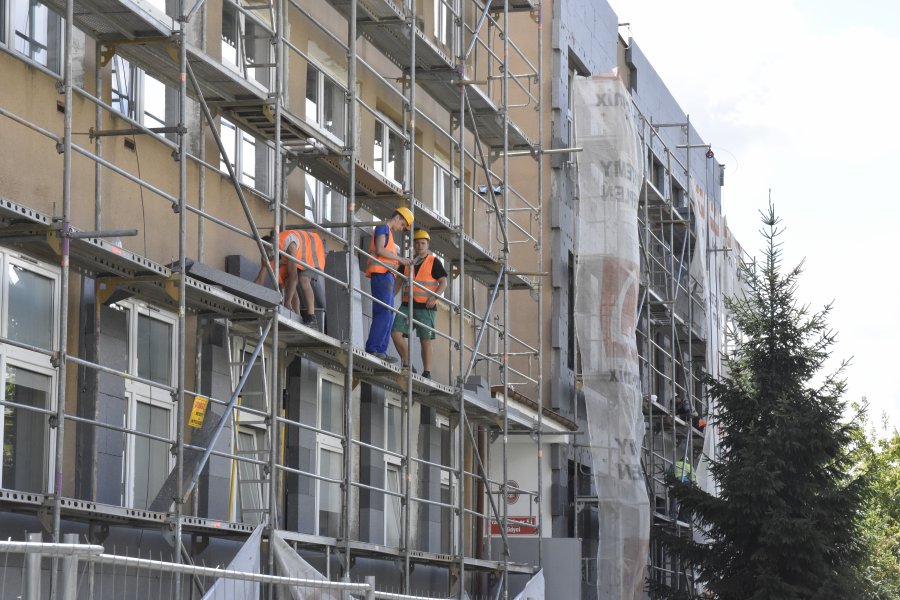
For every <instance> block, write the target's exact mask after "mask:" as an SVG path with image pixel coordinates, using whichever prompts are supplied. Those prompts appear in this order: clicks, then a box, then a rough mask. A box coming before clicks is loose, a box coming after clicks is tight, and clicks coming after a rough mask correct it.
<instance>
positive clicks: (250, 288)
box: [0, 0, 737, 598]
mask: <svg viewBox="0 0 900 600" xmlns="http://www.w3.org/2000/svg"><path fill="white" fill-rule="evenodd" d="M0 15H2V17H3V18H2V19H0V72H2V73H3V79H4V80H5V81H6V82H7V84H6V85H3V86H2V87H0V139H3V140H5V141H7V143H6V144H4V147H3V150H2V152H3V153H4V157H3V160H0V259H2V261H3V269H2V286H0V301H2V302H0V304H2V311H0V317H2V323H0V363H2V364H0V376H2V378H3V385H2V386H0V389H2V398H0V402H2V405H3V407H4V419H3V422H2V427H3V439H4V461H3V464H4V467H3V471H2V475H0V529H2V532H3V534H4V535H6V536H7V537H13V538H15V539H23V538H24V535H25V533H26V532H31V533H35V532H38V533H42V534H43V535H44V538H45V539H47V540H53V539H62V536H64V535H65V534H69V533H75V534H78V535H79V537H80V539H83V540H85V541H89V542H91V543H99V544H102V545H103V546H104V547H105V548H106V549H107V551H110V552H115V553H120V554H127V555H133V556H152V557H154V558H157V557H158V558H161V559H163V560H166V561H171V562H192V563H198V564H199V563H205V564H228V563H229V562H230V561H231V560H232V558H233V557H234V556H235V555H236V554H238V553H239V552H240V551H241V549H242V548H243V547H244V546H245V545H246V544H247V540H248V539H254V538H251V535H252V534H253V532H254V531H256V530H257V528H259V527H262V530H261V531H263V533H264V535H265V536H266V537H267V538H268V539H269V541H270V544H269V545H270V547H272V546H274V544H273V543H271V539H272V538H273V537H275V536H277V537H279V538H280V539H282V540H284V541H285V542H287V544H288V545H289V547H290V548H291V549H292V551H293V553H294V554H295V555H296V557H298V558H299V559H301V560H302V561H305V563H306V564H308V565H309V566H311V567H312V568H314V569H315V570H317V571H318V572H319V573H321V574H322V575H324V576H325V577H328V578H331V579H335V580H337V579H343V578H347V579H351V580H354V581H356V580H362V579H363V578H364V577H366V576H370V575H374V576H375V577H376V583H377V586H378V587H379V589H385V590H393V591H400V592H403V593H407V594H412V593H420V594H424V595H428V596H432V597H447V596H454V597H462V596H463V594H466V595H468V596H469V597H478V596H485V597H486V596H488V595H492V596H493V595H494V594H496V593H503V594H505V595H510V594H511V595H515V594H517V593H518V592H519V591H520V590H521V589H522V588H523V586H524V585H525V584H526V583H527V582H528V581H530V580H531V579H532V578H533V577H534V576H535V574H536V573H537V572H538V571H539V570H540V569H541V568H543V577H544V578H545V580H546V582H547V586H548V588H549V587H551V586H553V589H555V590H560V593H562V594H563V595H564V596H565V597H573V598H575V597H584V598H595V597H614V596H612V595H610V594H614V593H615V592H614V591H612V590H610V589H604V585H605V583H604V582H605V581H606V580H608V579H609V578H605V577H604V576H603V573H602V570H601V569H600V566H599V565H600V564H601V562H602V558H601V556H600V555H599V554H598V548H599V547H600V546H601V545H600V537H601V531H603V529H602V527H601V525H602V521H603V518H604V515H607V514H612V511H607V512H604V504H603V500H602V497H603V494H598V489H597V487H598V486H597V482H598V480H597V479H596V478H595V475H597V473H596V470H597V469H596V462H595V458H596V454H597V452H596V449H595V445H594V444H593V443H592V441H591V439H589V437H588V436H587V434H586V431H587V430H588V427H587V422H588V420H589V419H592V418H596V417H597V416H598V415H589V414H586V413H587V408H586V406H585V405H584V400H583V393H582V392H581V387H582V384H583V377H582V369H581V367H580V357H579V351H578V347H577V343H576V341H575V335H574V331H575V329H576V324H575V314H576V313H575V294H576V289H577V283H578V282H577V280H576V276H575V274H576V267H577V264H578V236H579V235H584V233H583V232H582V233H581V234H579V232H578V226H577V223H578V219H577V215H578V206H579V202H580V201H581V197H582V194H581V193H580V190H579V189H578V185H577V182H578V170H579V168H580V165H579V162H578V152H577V148H578V144H579V140H578V139H576V136H575V135H574V119H575V115H574V104H573V102H572V100H571V98H572V97H573V93H572V86H573V85H575V81H576V78H577V77H578V76H582V75H589V74H592V73H599V72H605V71H609V70H610V69H612V68H616V67H617V68H618V69H619V73H620V75H621V77H622V79H623V81H624V83H625V85H626V86H627V89H628V91H629V92H630V96H631V99H632V101H633V106H634V114H635V115H636V122H637V124H638V125H637V131H638V132H639V135H640V143H641V148H642V150H641V152H642V156H643V160H644V164H645V167H646V168H645V169H644V175H643V181H642V185H641V194H640V195H641V204H640V208H639V211H638V217H639V218H638V221H639V231H640V242H641V252H642V254H641V256H642V261H641V274H642V275H641V288H640V289H641V293H640V300H639V302H638V307H637V314H638V315H639V318H638V320H637V323H638V327H637V328H636V329H637V330H636V336H635V343H636V346H637V348H638V353H639V356H640V365H639V366H638V368H639V370H640V390H641V397H642V399H643V400H642V410H643V411H644V414H645V422H646V428H645V435H644V436H643V442H640V441H639V443H638V444H637V447H638V448H640V447H643V461H642V463H643V468H644V470H643V472H642V473H640V474H639V477H640V478H641V479H642V480H643V481H646V487H647V490H648V496H647V497H648V503H647V504H648V506H647V509H648V514H652V515H653V519H654V521H653V523H654V527H674V528H678V529H679V530H682V529H683V530H685V531H689V525H688V524H685V523H683V522H680V521H679V520H678V519H677V518H671V517H670V516H669V510H668V498H667V494H666V490H665V486H664V485H663V476H664V473H665V471H666V470H667V469H670V468H671V467H672V465H673V464H674V463H675V461H676V460H678V459H685V458H687V457H689V459H690V461H691V462H692V463H694V462H699V459H700V455H701V451H702V449H703V448H704V444H705V445H706V449H707V451H711V443H712V438H713V436H711V435H707V434H706V433H705V432H704V431H702V430H701V429H698V428H696V427H692V422H691V421H692V416H693V414H692V413H693V412H696V413H697V416H702V415H706V414H707V412H708V410H709V407H707V406H706V404H705V398H704V391H703V389H702V386H701V385H700V383H699V377H700V376H701V374H703V373H712V374H716V373H717V368H718V367H717V366H716V364H717V363H716V358H717V356H718V354H717V352H718V349H719V348H720V347H721V344H722V343H723V341H722V339H721V331H722V328H723V325H724V321H725V318H726V315H725V314H724V313H723V309H722V305H721V298H722V294H723V288H722V286H721V285H720V282H721V281H722V280H723V279H728V278H729V277H731V273H732V271H733V262H734V257H735V254H736V251H734V250H735V249H736V248H737V246H736V244H734V243H733V240H731V239H730V237H729V235H728V233H727V229H726V228H725V225H724V220H723V217H722V216H721V189H720V188H721V185H722V167H721V166H720V165H719V164H718V163H717V162H716V161H715V160H714V158H707V150H708V146H706V145H705V143H704V142H703V141H702V140H701V139H700V137H699V135H698V134H697V132H696V131H695V130H694V129H693V128H692V127H691V126H690V123H689V119H688V118H687V116H686V115H685V114H684V112H683V111H682V110H681V108H679V106H678V104H677V103H676V101H675V100H674V99H673V98H672V97H671V95H670V94H669V92H668V91H667V90H666V88H665V85H664V83H663V82H662V81H661V79H660V78H659V76H658V75H657V74H656V73H655V71H653V68H652V66H651V65H650V63H649V61H648V60H647V59H646V58H645V57H644V56H643V55H642V54H641V52H640V49H639V47H638V46H637V45H636V44H635V43H634V42H633V41H632V40H628V39H625V38H623V37H621V36H620V33H619V30H618V23H617V18H616V15H615V14H614V12H613V11H612V9H611V8H609V6H607V5H606V4H605V2H601V3H599V4H598V3H593V2H588V1H586V0H579V1H573V2H570V1H566V0H558V1H556V2H553V3H539V2H536V1H534V0H502V1H500V0H490V1H487V2H486V1H484V0H328V1H324V2H316V1H307V0H291V1H289V2H274V3H271V4H267V3H264V2H261V1H256V0H237V1H232V0H205V1H203V0H200V1H196V2H195V1H192V2H161V1H156V2H153V1H149V0H74V1H70V2H68V3H67V2H58V1H56V0H54V1H53V2H49V3H47V4H44V3H40V2H37V1H35V0H0ZM400 207H403V208H407V209H409V210H411V211H412V213H413V215H414V222H413V227H412V229H413V231H410V232H409V235H408V236H406V237H404V238H403V240H398V241H400V243H401V246H402V247H404V252H406V251H408V247H409V246H410V240H411V239H412V234H413V232H414V231H415V230H420V229H421V230H425V231H427V232H428V233H429V235H430V240H431V241H430V246H431V250H432V251H433V252H434V253H435V254H436V256H437V257H439V258H440V259H441V260H442V261H443V263H444V265H445V266H446V270H447V272H448V274H449V277H448V280H449V284H448V286H447V290H446V292H445V293H444V294H443V297H441V298H440V299H439V302H438V304H437V315H436V320H435V324H434V327H433V332H432V333H433V334H434V335H435V339H434V341H433V342H432V346H433V354H434V356H433V359H432V360H433V366H432V369H431V377H427V378H426V377H424V376H423V375H422V372H423V364H422V362H421V359H420V358H419V356H420V344H419V342H418V340H417V339H416V337H415V336H412V340H411V346H412V347H411V349H410V358H411V361H410V363H411V364H410V367H412V368H404V367H403V366H402V365H400V364H399V361H391V360H384V359H383V358H381V357H378V356H376V355H374V354H372V353H369V352H366V351H365V338H366V335H367V332H368V329H369V325H370V322H371V315H372V306H373V303H374V304H375V305H377V304H378V301H377V300H376V299H375V298H374V297H373V295H372V292H371V289H370V287H369V282H368V279H367V278H366V276H365V274H364V272H365V270H366V266H367V264H369V263H370V261H371V260H372V259H373V257H372V246H371V245H370V240H371V235H372V231H373V227H374V226H375V225H376V224H378V223H382V222H384V221H386V220H387V219H389V218H391V216H392V215H393V214H394V212H395V210H396V209H397V208H400ZM287 229H294V230H298V231H302V232H310V233H316V234H317V235H318V236H319V237H320V238H321V239H322V240H323V243H324V245H325V248H326V252H327V254H326V260H325V263H324V264H323V265H316V264H310V263H309V262H307V263H305V264H303V265H301V266H303V267H304V269H305V272H306V273H307V274H309V275H311V278H312V283H313V289H314V293H315V308H316V314H317V323H316V324H315V325H314V326H307V325H304V324H303V321H302V319H301V318H300V315H297V314H296V313H292V312H291V311H289V310H287V309H285V308H284V307H282V306H280V300H281V293H280V291H279V290H277V289H273V288H275V287H276V285H275V284H274V283H273V281H274V279H275V278H274V277H273V276H274V274H275V273H277V272H278V270H279V266H281V265H285V264H286V265H287V267H288V268H291V267H292V265H291V263H292V262H296V261H295V260H294V259H292V258H291V257H288V256H287V255H285V254H283V253H281V252H278V253H275V256H274V260H273V264H271V265H270V266H269V267H267V266H266V265H267V264H268V260H267V259H266V252H267V247H266V246H265V245H264V244H263V243H262V241H261V237H262V236H263V234H266V233H269V232H270V231H276V232H278V231H284V230H287ZM713 242H714V243H713ZM726 250H729V251H727V252H726ZM698 257H702V258H698ZM261 268H262V269H263V270H264V271H269V269H270V268H271V273H270V274H269V276H268V285H257V284H255V283H254V280H255V279H256V278H257V274H258V273H259V272H260V269H261ZM729 281H730V279H729ZM725 287H726V289H725V290H724V292H727V291H728V290H729V289H730V288H728V287H727V286H725ZM390 353H391V354H393V355H394V356H396V355H395V353H394V351H393V349H391V351H390ZM685 403H686V404H685ZM685 405H687V406H689V407H690V408H689V409H688V411H687V412H686V413H685V412H684V410H683V406H685ZM679 411H681V412H680V413H679ZM601 418H602V416H601ZM632 475H633V474H632ZM629 476H631V475H629ZM650 547H651V551H650V552H649V554H647V553H645V554H644V556H648V558H647V561H648V566H649V571H647V573H648V574H649V577H650V578H651V579H653V578H656V579H657V580H660V581H663V580H664V581H666V582H674V584H675V585H684V586H691V585H693V582H692V581H691V580H690V574H689V573H687V572H685V571H684V569H683V568H682V567H681V566H680V565H678V564H677V561H676V560H675V559H673V557H670V556H667V555H666V554H665V552H663V551H662V550H661V549H659V548H657V547H656V546H655V545H653V544H651V546H650ZM272 552H274V551H272ZM292 558H293V557H292ZM277 562H278V561H276V560H274V559H271V558H270V561H269V562H268V566H269V568H271V567H273V566H274V565H275V564H276V563H277ZM173 579H176V581H174V583H173V584H172V585H174V586H175V587H174V588H173V589H174V590H175V591H176V593H177V594H180V595H181V596H182V597H201V596H203V594H204V593H205V591H206V590H204V589H200V587H201V586H199V585H198V584H197V583H196V582H190V581H188V580H184V581H182V580H180V579H177V578H173ZM576 580H577V581H581V582H582V584H581V587H580V589H578V586H573V585H571V582H572V581H576Z"/></svg>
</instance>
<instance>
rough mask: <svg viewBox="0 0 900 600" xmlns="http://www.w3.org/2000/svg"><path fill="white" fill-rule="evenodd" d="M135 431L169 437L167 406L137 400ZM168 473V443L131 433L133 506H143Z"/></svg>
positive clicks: (147, 503)
mask: <svg viewBox="0 0 900 600" xmlns="http://www.w3.org/2000/svg"><path fill="white" fill-rule="evenodd" d="M136 410H137V414H136V415H135V431H139V432H141V433H150V434H153V435H158V436H160V437H163V438H165V439H169V410H168V409H166V408H162V407H159V406H153V405H151V404H145V403H144V402H138V403H137V409H136ZM168 475H169V444H168V443H166V442H160V441H158V440H151V439H149V438H146V437H142V436H134V472H133V479H134V502H133V503H132V505H133V508H147V507H148V506H149V505H150V503H151V502H153V500H154V499H155V498H156V494H157V493H159V489H160V488H161V487H162V484H163V482H165V480H166V477H168Z"/></svg>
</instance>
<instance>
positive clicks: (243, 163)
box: [219, 118, 272, 194]
mask: <svg viewBox="0 0 900 600" xmlns="http://www.w3.org/2000/svg"><path fill="white" fill-rule="evenodd" d="M219 135H220V136H221V137H222V144H223V145H224V146H225V152H226V154H227V155H228V162H229V163H230V164H231V168H232V169H234V173H235V176H237V178H238V181H239V182H241V183H242V184H244V185H246V186H248V187H251V188H253V189H255V190H257V191H258V192H261V193H263V194H267V193H268V192H269V165H270V163H271V161H270V160H269V159H270V156H271V155H272V151H271V148H269V145H268V144H266V143H265V142H263V141H261V140H257V139H256V138H255V137H253V136H252V135H250V134H249V133H247V132H246V131H244V130H243V129H241V128H240V127H237V126H235V124H234V123H232V122H231V121H229V120H227V119H224V118H223V119H221V126H220V129H219ZM219 169H220V170H222V171H226V172H227V171H228V167H227V166H226V163H225V161H224V160H223V159H222V157H221V156H220V157H219Z"/></svg>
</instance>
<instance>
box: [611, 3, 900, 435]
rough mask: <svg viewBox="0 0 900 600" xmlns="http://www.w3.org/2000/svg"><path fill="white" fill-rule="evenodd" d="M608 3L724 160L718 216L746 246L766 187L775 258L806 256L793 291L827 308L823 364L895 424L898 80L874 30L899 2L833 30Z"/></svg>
mask: <svg viewBox="0 0 900 600" xmlns="http://www.w3.org/2000/svg"><path fill="white" fill-rule="evenodd" d="M612 4H613V7H614V8H615V9H616V10H617V12H618V14H619V20H620V22H630V23H631V33H632V35H633V36H634V38H635V40H636V41H637V43H638V44H639V45H640V46H641V48H642V50H643V51H644V53H645V54H646V55H647V57H648V59H649V60H650V61H651V63H652V64H653V65H654V67H655V68H656V70H657V71H658V72H659V74H660V76H661V77H662V78H663V80H664V81H665V82H666V85H667V86H668V87H669V89H670V90H671V91H672V94H673V95H674V96H675V97H676V99H677V100H678V101H679V103H680V104H681V106H682V108H683V109H684V110H685V112H687V113H689V114H690V115H691V122H692V123H694V124H695V126H696V127H697V129H698V131H699V132H700V134H701V135H702V136H703V137H704V138H705V141H706V142H709V143H711V144H712V145H713V149H714V150H716V151H717V156H716V158H717V160H720V161H721V162H723V163H725V164H726V186H725V189H724V192H723V195H724V204H725V213H726V215H727V216H728V221H729V224H730V226H731V228H732V230H733V231H734V232H735V233H736V235H737V236H738V240H739V241H740V243H741V244H742V245H743V246H744V247H745V248H747V249H750V250H753V249H755V248H758V247H759V243H760V240H759V236H758V235H757V231H758V229H759V218H758V210H759V208H761V207H764V206H765V204H766V200H767V197H768V190H769V189H772V194H773V199H774V201H775V205H776V209H777V211H778V212H779V214H780V215H781V216H782V217H783V219H784V224H785V225H786V227H787V233H786V234H785V237H784V241H785V251H786V255H787V260H788V262H797V261H799V260H800V259H802V258H803V257H806V259H807V267H806V269H807V270H806V274H805V275H804V277H803V279H802V280H801V287H800V294H801V297H802V298H803V299H805V300H806V301H808V302H809V303H810V304H811V305H812V306H813V307H816V306H822V305H823V304H825V303H827V302H829V301H831V300H834V301H835V308H834V312H833V315H832V319H831V323H832V325H833V326H834V328H835V329H836V330H837V331H838V332H839V338H838V339H839V341H838V344H837V346H836V348H835V352H834V354H835V357H836V359H837V358H838V357H840V358H847V357H850V356H853V357H854V361H853V366H852V367H851V368H850V369H849V370H848V372H847V375H848V378H849V393H848V396H849V397H850V398H851V399H856V398H859V397H860V396H863V395H865V396H867V397H868V398H869V400H870V401H871V403H872V412H873V413H874V414H877V413H879V412H881V411H887V412H889V413H890V414H891V417H892V420H893V422H894V423H895V424H897V425H898V426H900V383H898V378H897V377H895V376H894V371H895V370H896V369H895V367H894V355H895V352H894V349H893V345H894V343H895V340H896V339H897V338H898V337H900V317H898V316H896V315H895V313H896V312H900V311H897V310H896V308H895V307H896V305H897V304H900V302H898V299H900V276H898V275H897V274H895V273H894V271H895V270H896V268H895V267H894V266H893V263H894V262H895V261H892V260H891V258H892V256H893V255H894V254H895V253H896V242H895V241H894V240H895V239H896V237H897V235H896V234H897V227H898V225H900V198H898V194H897V192H896V191H895V190H897V189H898V187H900V186H898V184H897V183H895V182H894V180H896V179H898V177H897V176H896V175H895V173H896V172H897V166H898V164H900V151H898V150H897V148H898V142H897V140H898V139H900V119H896V118H895V117H894V113H895V107H896V106H898V105H900V75H898V74H897V71H896V69H894V68H893V67H892V66H891V64H890V63H891V62H892V61H893V58H894V57H897V56H900V38H898V37H897V34H896V32H889V31H888V29H887V28H886V27H888V25H885V24H887V23H894V22H895V21H896V19H897V15H896V12H897V11H898V8H897V7H893V6H887V5H885V7H884V10H885V11H886V13H885V14H884V15H882V17H881V18H877V16H876V15H873V13H872V11H870V12H869V13H868V14H867V15H866V19H870V21H869V22H865V21H864V20H863V19H856V20H855V24H854V25H852V26H845V25H844V24H843V23H844V22H845V19H843V18H841V16H840V15H831V14H826V13H825V12H823V11H824V10H825V8H823V7H820V6H819V5H818V4H816V3H812V6H811V7H810V10H815V11H816V12H806V11H804V10H801V8H799V6H800V4H798V2H796V1H795V2H785V1H784V0H759V1H758V2H754V3H743V4H739V3H732V2H713V1H710V0H692V1H690V2H672V1H668V2H664V1H661V0H619V1H614V2H612ZM837 4H841V3H837ZM836 9H841V7H840V6H838V7H836ZM890 11H893V13H894V14H887V13H888V12H890ZM886 67H887V68H886ZM873 416H874V415H873Z"/></svg>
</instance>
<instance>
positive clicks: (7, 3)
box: [0, 0, 65, 74]
mask: <svg viewBox="0 0 900 600" xmlns="http://www.w3.org/2000/svg"><path fill="white" fill-rule="evenodd" d="M20 2H21V3H26V2H27V4H28V10H29V12H30V11H31V10H32V9H33V8H35V5H39V6H40V7H43V8H45V9H46V10H47V17H48V18H47V20H45V26H46V24H47V23H46V21H48V20H49V18H50V15H53V17H52V18H54V19H56V20H58V23H57V25H58V26H57V27H56V31H55V32H54V31H52V30H51V29H49V27H48V29H47V33H48V44H47V45H46V46H45V50H46V52H47V60H46V61H41V60H39V59H37V58H34V57H32V56H31V55H30V54H27V53H25V52H23V51H21V50H19V49H18V43H17V42H18V40H19V35H18V32H17V31H16V17H17V8H19V7H17V6H16V4H17V0H0V12H2V13H3V14H0V17H3V18H2V19H0V22H2V25H3V30H2V31H0V44H2V45H4V46H6V47H7V48H9V49H10V50H12V51H13V52H14V53H15V55H16V56H18V57H20V58H22V59H23V60H26V61H28V62H31V63H34V64H36V65H40V66H41V67H44V68H45V69H48V70H50V71H52V72H54V73H58V74H61V73H62V67H63V64H62V61H63V23H64V22H65V18H64V17H63V16H62V15H57V14H56V13H55V12H54V11H53V10H51V9H50V7H48V6H47V5H46V4H43V3H41V2H37V1H35V2H31V1H29V0H20ZM54 34H55V36H56V47H55V48H53V45H52V44H51V43H50V40H49V36H51V35H54ZM32 35H34V33H33V32H32ZM29 43H30V42H29ZM38 43H39V42H38ZM39 44H40V43H39ZM40 45H42V46H43V44H40Z"/></svg>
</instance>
